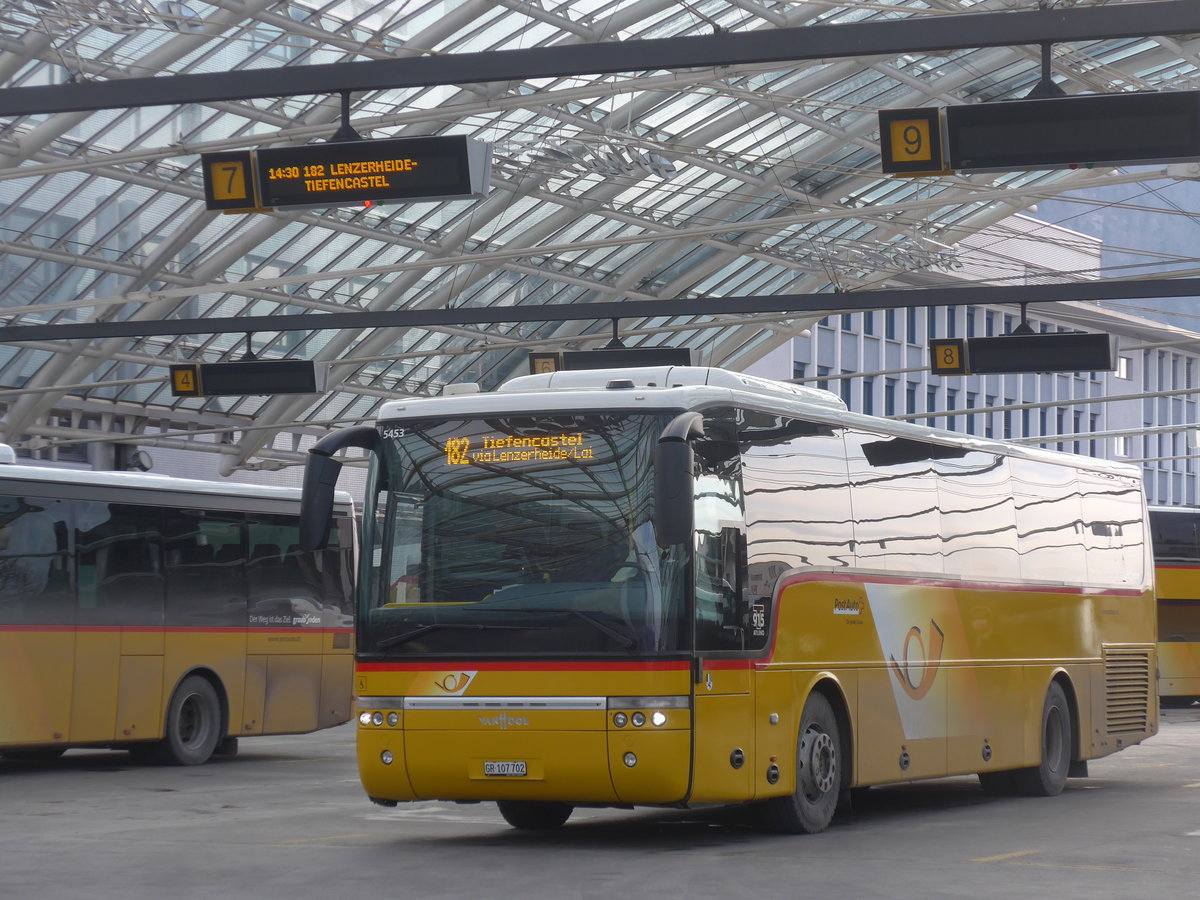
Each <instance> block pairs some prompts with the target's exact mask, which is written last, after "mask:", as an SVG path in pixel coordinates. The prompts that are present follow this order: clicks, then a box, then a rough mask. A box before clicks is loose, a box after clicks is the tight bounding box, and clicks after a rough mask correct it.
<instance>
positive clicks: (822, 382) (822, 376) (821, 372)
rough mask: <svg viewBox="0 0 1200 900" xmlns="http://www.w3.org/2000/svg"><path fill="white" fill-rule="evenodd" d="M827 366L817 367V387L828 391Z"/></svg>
mask: <svg viewBox="0 0 1200 900" xmlns="http://www.w3.org/2000/svg"><path fill="white" fill-rule="evenodd" d="M828 376H829V366H817V387H819V388H820V389H821V390H823V391H827V390H829V377H828Z"/></svg>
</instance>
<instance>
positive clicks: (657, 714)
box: [650, 709, 667, 728]
mask: <svg viewBox="0 0 1200 900" xmlns="http://www.w3.org/2000/svg"><path fill="white" fill-rule="evenodd" d="M650 721H651V722H653V723H654V724H655V726H657V727H658V728H662V727H663V726H664V725H666V724H667V714H666V713H665V712H663V711H662V710H661V709H658V710H655V711H654V714H653V715H652V716H651V717H650Z"/></svg>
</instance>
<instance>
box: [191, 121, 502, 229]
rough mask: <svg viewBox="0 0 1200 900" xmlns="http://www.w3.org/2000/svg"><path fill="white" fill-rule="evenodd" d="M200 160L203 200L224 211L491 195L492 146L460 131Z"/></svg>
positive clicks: (272, 149)
mask: <svg viewBox="0 0 1200 900" xmlns="http://www.w3.org/2000/svg"><path fill="white" fill-rule="evenodd" d="M201 159H202V165H201V169H202V171H203V173H204V195H205V201H206V204H207V206H208V208H209V209H213V210H222V211H225V212H262V211H265V210H271V209H320V208H323V207H334V206H361V205H363V204H365V203H388V202H401V201H419V200H468V199H473V198H476V197H482V196H483V195H484V194H486V193H487V189H488V182H489V180H490V178H491V145H490V144H485V143H483V142H481V141H476V140H474V139H472V138H468V137H466V136H463V135H442V136H436V137H417V138H394V139H388V140H378V141H339V142H335V143H325V144H303V145H300V146H295V147H269V148H266V149H263V150H244V151H236V152H224V153H206V154H203V156H202V158H201Z"/></svg>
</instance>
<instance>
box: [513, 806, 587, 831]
mask: <svg viewBox="0 0 1200 900" xmlns="http://www.w3.org/2000/svg"><path fill="white" fill-rule="evenodd" d="M496 805H497V806H498V807H500V815H502V816H503V817H504V821H505V822H507V823H508V824H509V825H511V826H512V827H513V828H521V829H523V830H526V831H552V830H553V829H555V828H559V827H561V826H562V825H563V824H564V823H565V822H566V821H567V819H569V818H570V817H571V813H572V812H574V810H575V807H573V806H572V805H571V804H570V803H553V802H549V801H536V800H498V801H496Z"/></svg>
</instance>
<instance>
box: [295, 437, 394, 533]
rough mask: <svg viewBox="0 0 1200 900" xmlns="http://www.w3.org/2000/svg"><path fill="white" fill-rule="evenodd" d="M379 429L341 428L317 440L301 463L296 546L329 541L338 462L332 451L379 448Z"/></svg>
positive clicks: (339, 462)
mask: <svg viewBox="0 0 1200 900" xmlns="http://www.w3.org/2000/svg"><path fill="white" fill-rule="evenodd" d="M379 442H380V437H379V431H378V430H377V429H376V428H375V427H374V426H373V425H358V426H355V427H354V428H343V429H341V430H339V431H335V432H334V433H333V434H330V435H328V436H326V437H324V438H322V439H321V440H319V441H317V443H316V444H314V445H313V446H312V447H310V448H309V450H308V459H307V460H305V463H304V487H303V493H302V494H301V497H300V549H301V550H303V551H304V552H306V553H311V552H313V551H314V550H323V549H325V547H327V546H328V545H329V527H330V525H332V524H333V493H334V488H336V487H337V479H338V473H339V472H341V471H342V463H341V461H339V460H336V459H334V458H333V454H335V453H337V452H338V451H339V450H344V449H345V448H346V447H362V448H363V449H364V450H370V451H371V452H372V453H377V452H379Z"/></svg>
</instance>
